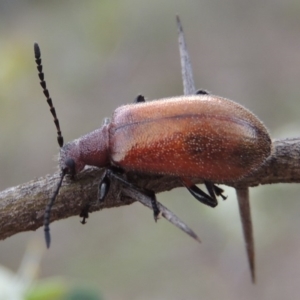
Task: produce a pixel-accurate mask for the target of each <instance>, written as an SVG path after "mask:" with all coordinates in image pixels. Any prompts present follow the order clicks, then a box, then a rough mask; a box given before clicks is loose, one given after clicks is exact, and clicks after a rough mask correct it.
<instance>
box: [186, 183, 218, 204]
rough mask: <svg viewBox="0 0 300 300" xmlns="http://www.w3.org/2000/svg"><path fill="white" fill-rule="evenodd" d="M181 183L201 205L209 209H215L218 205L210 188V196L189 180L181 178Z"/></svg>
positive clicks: (210, 187)
mask: <svg viewBox="0 0 300 300" xmlns="http://www.w3.org/2000/svg"><path fill="white" fill-rule="evenodd" d="M181 181H182V183H183V184H184V186H185V187H186V188H187V189H188V191H189V192H190V193H191V194H192V195H193V196H194V197H195V198H196V199H197V200H198V201H200V202H201V203H203V204H205V205H208V206H210V207H216V206H217V205H218V201H217V198H216V196H215V193H214V190H213V187H212V186H209V189H208V193H209V194H210V195H207V194H206V193H205V192H203V191H202V190H201V189H199V188H198V187H197V186H196V185H195V184H193V183H192V182H191V181H190V180H189V179H186V178H181Z"/></svg>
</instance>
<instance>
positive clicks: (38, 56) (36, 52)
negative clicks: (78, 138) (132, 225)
mask: <svg viewBox="0 0 300 300" xmlns="http://www.w3.org/2000/svg"><path fill="white" fill-rule="evenodd" d="M34 57H35V62H36V64H37V70H38V75H39V78H40V84H41V87H42V89H43V92H44V95H45V97H46V99H47V102H48V105H49V107H50V112H51V114H52V116H53V118H54V124H55V126H56V130H57V142H58V145H59V147H62V146H63V145H64V139H63V136H62V134H61V130H60V126H59V121H58V119H57V117H56V111H55V108H54V106H53V104H52V99H51V98H50V94H49V91H48V89H47V86H46V81H45V80H44V73H43V65H42V59H41V50H40V47H39V45H38V44H37V43H34Z"/></svg>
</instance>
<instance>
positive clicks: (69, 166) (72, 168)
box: [65, 158, 75, 174]
mask: <svg viewBox="0 0 300 300" xmlns="http://www.w3.org/2000/svg"><path fill="white" fill-rule="evenodd" d="M65 165H66V168H67V169H68V170H67V171H68V173H70V174H75V161H74V159H73V158H67V159H66V160H65Z"/></svg>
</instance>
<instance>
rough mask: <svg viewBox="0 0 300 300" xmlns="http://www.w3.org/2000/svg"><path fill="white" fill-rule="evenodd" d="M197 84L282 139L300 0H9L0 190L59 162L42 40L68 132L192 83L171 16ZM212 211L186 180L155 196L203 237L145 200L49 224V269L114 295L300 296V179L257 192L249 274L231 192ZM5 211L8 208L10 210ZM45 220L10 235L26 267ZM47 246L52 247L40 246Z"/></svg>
mask: <svg viewBox="0 0 300 300" xmlns="http://www.w3.org/2000/svg"><path fill="white" fill-rule="evenodd" d="M176 14H179V15H180V17H181V21H182V24H183V27H184V31H185V36H186V41H187V45H188V49H189V52H190V56H191V61H192V65H193V70H194V76H195V81H196V85H197V87H198V88H204V89H207V90H209V91H211V92H212V93H214V94H217V95H221V96H224V97H227V98H229V99H232V100H235V101H237V102H238V103H241V104H242V105H244V106H246V107H247V108H249V109H250V110H251V111H253V112H254V113H255V114H256V115H257V116H258V117H259V118H260V119H261V120H263V122H264V123H265V124H266V126H267V127H268V128H269V130H270V132H271V136H272V137H273V138H284V137H299V135H300V130H299V127H300V117H299V116H300V110H299V103H300V101H299V96H300V84H299V82H300V17H299V15H300V2H299V1H293V0H286V1H274V0H273V1H271V0H266V1H258V0H256V1H246V0H244V1H241V0H223V1H216V0H201V1H195V0H187V1H178V0H172V1H171V0H159V1H158V0H153V1H137V0H122V1H118V0H115V1H108V0H103V1H96V0H94V1H93V0H91V1H33V0H32V1H26V0H23V1H15V0H9V1H8V0H2V1H0V107H1V108H0V179H1V180H0V188H1V190H3V189H5V188H8V187H10V186H14V185H18V184H21V183H25V182H27V181H30V180H32V179H34V178H37V177H39V176H44V175H46V174H48V173H53V172H54V171H56V169H57V163H56V161H55V160H54V156H55V155H56V154H57V153H58V146H57V143H56V131H55V127H54V124H53V121H52V116H51V115H50V113H49V110H48V106H47V104H46V101H45V99H44V97H43V94H42V91H41V88H40V86H39V80H38V77H37V72H36V67H35V62H34V56H33V43H34V41H38V42H39V44H40V47H41V51H42V58H43V65H44V71H45V74H46V81H47V85H48V88H49V90H50V93H51V96H52V98H53V101H54V104H55V107H56V110H57V113H58V117H59V120H60V123H61V127H62V132H63V135H64V137H65V140H66V141H69V140H72V139H74V138H77V137H79V136H81V135H83V134H85V133H87V132H89V131H91V130H94V129H96V128H98V127H99V126H100V125H101V123H102V120H103V118H104V117H107V116H110V115H111V114H112V112H113V111H114V109H115V108H116V107H118V106H120V105H122V104H125V103H131V102H132V101H133V99H134V98H135V97H136V96H137V95H138V94H140V93H141V94H143V95H145V96H146V97H147V98H148V99H156V98H162V97H168V96H175V95H181V94H182V82H181V72H180V60H179V54H178V45H177V29H176V26H175V15H176ZM225 190H226V192H225V194H227V195H228V199H227V201H225V202H223V201H220V205H219V206H218V207H217V208H216V209H211V208H209V207H205V206H204V205H201V204H199V203H197V201H195V199H193V197H192V196H191V195H190V194H189V193H188V192H187V191H186V190H185V189H183V188H181V189H177V190H176V191H170V192H167V193H164V194H159V195H158V200H159V201H161V202H163V203H164V204H165V205H166V206H167V207H169V208H170V209H171V210H172V211H173V212H175V213H176V214H177V215H178V216H180V217H181V218H182V219H183V220H184V221H185V222H186V223H187V224H188V225H190V226H191V227H192V228H193V229H194V230H195V231H196V232H197V233H198V234H199V236H200V238H201V240H202V244H201V245H199V244H197V243H196V242H194V241H193V240H192V239H191V238H189V237H188V236H186V235H184V234H183V233H182V232H180V231H179V230H178V229H177V228H175V227H173V226H171V225H170V224H169V223H168V222H166V221H165V220H160V221H159V222H158V223H157V224H155V223H154V221H153V217H152V213H151V211H150V210H148V209H147V208H145V207H143V206H142V205H140V204H139V203H135V204H133V205H131V206H128V207H122V208H115V209H109V210H104V211H101V212H97V213H93V214H91V215H90V219H89V220H88V224H87V225H85V226H82V225H81V224H80V222H79V221H80V219H79V217H72V218H69V219H67V220H63V221H59V222H55V223H52V224H51V231H52V237H53V242H52V246H51V249H50V250H49V251H46V252H45V253H44V255H43V259H42V261H41V265H40V279H41V280H42V279H47V278H52V277H56V276H61V277H62V278H66V279H67V280H70V281H72V282H76V283H78V284H80V285H87V286H90V287H91V289H95V290H96V291H99V292H101V293H102V295H103V298H104V299H114V300H121V299H131V300H135V299H145V300H148V299H165V300H167V299H200V298H201V299H220V298H222V299H283V298H284V299H295V298H297V295H299V293H300V285H299V282H300V236H299V233H298V232H299V228H300V218H299V215H300V201H299V192H300V186H299V185H295V184H294V185H288V184H277V185H272V186H262V187H257V188H253V189H251V205H252V214H253V220H254V233H255V243H256V264H257V284H256V285H252V284H251V281H250V274H249V270H248V264H247V260H246V254H245V249H244V242H243V237H242V231H241V226H240V220H239V215H238V208H237V201H236V197H235V194H234V190H232V189H231V188H228V187H225ZM0 217H1V216H0ZM32 239H38V240H41V242H42V243H43V242H44V240H43V239H44V237H43V231H42V229H39V230H37V231H36V232H27V233H21V234H17V235H15V236H13V237H10V238H8V239H6V240H4V241H1V242H0V264H1V265H3V266H5V267H6V268H9V269H11V270H12V271H13V272H16V271H17V269H18V267H19V265H20V263H21V260H22V257H23V255H24V252H25V249H26V247H27V245H28V243H30V241H32ZM42 247H44V246H42Z"/></svg>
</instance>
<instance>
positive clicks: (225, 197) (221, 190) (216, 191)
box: [213, 184, 227, 200]
mask: <svg viewBox="0 0 300 300" xmlns="http://www.w3.org/2000/svg"><path fill="white" fill-rule="evenodd" d="M213 187H214V190H215V193H216V195H217V196H221V197H222V198H223V200H226V199H227V196H224V195H223V193H224V190H223V189H221V188H220V187H218V186H216V185H215V184H213Z"/></svg>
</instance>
